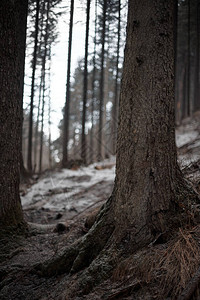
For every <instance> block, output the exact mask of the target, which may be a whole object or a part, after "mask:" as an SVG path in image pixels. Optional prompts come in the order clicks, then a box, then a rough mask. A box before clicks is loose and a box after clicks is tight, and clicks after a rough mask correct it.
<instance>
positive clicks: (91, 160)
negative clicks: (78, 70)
mask: <svg viewBox="0 0 200 300" xmlns="http://www.w3.org/2000/svg"><path fill="white" fill-rule="evenodd" d="M96 36H97V0H95V25H94V53H93V72H92V104H91V123H92V125H91V131H90V163H92V162H93V158H94V103H95V99H96V91H95V80H96V43H97V40H96Z"/></svg>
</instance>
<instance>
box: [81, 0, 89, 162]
mask: <svg viewBox="0 0 200 300" xmlns="http://www.w3.org/2000/svg"><path fill="white" fill-rule="evenodd" d="M90 2H91V0H87V9H86V31H85V65H84V80H83V81H84V84H83V115H82V141H81V142H82V144H81V157H82V159H83V162H84V163H86V157H87V153H86V149H87V147H86V138H85V123H86V105H87V90H88V42H89V24H90Z"/></svg>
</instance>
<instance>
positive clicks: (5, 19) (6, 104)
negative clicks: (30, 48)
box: [0, 0, 28, 228]
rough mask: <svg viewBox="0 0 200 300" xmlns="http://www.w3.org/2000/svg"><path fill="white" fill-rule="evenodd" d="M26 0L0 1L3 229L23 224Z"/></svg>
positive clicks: (0, 200) (0, 212) (0, 211)
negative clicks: (20, 191) (22, 151)
mask: <svg viewBox="0 0 200 300" xmlns="http://www.w3.org/2000/svg"><path fill="white" fill-rule="evenodd" d="M27 7H28V3H27V1H20V0H15V1H11V0H2V1H1V2H0V28H1V30H0V40H1V47H0V61H1V68H0V86H1V89H0V128H1V131H0V134H1V137H0V149H1V155H0V182H1V184H0V228H10V227H13V226H18V225H19V224H22V223H24V219H23V212H22V208H21V202H20V197H19V179H20V152H21V138H20V137H21V126H22V112H21V109H22V105H21V103H22V95H23V74H24V56H25V39H26V18H27Z"/></svg>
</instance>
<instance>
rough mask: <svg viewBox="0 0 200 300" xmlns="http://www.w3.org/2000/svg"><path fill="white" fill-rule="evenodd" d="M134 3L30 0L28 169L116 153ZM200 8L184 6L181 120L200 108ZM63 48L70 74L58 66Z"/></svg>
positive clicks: (178, 64)
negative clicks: (128, 23)
mask: <svg viewBox="0 0 200 300" xmlns="http://www.w3.org/2000/svg"><path fill="white" fill-rule="evenodd" d="M127 8H128V7H127V2H126V1H120V0H119V1H113V0H107V1H101V0H99V1H98V0H95V1H78V2H76V1H75V3H74V1H71V3H69V2H68V1H67V2H66V1H64V0H63V1H61V0H60V1H55V0H48V1H47V0H38V1H30V2H29V17H28V29H27V50H26V77H25V89H24V91H25V92H24V125H23V136H22V144H23V145H22V149H23V158H24V165H25V167H26V168H27V169H28V171H31V172H33V171H34V172H41V171H44V170H45V169H49V168H52V167H55V166H56V165H57V164H59V165H62V166H65V167H66V166H68V167H71V166H72V164H73V163H72V161H74V160H75V161H76V163H78V164H80V163H87V164H88V163H92V162H95V161H100V160H103V159H104V158H108V157H110V156H112V155H114V154H115V142H116V135H117V122H118V103H119V89H120V81H121V74H122V66H123V52H124V43H125V31H126V15H127ZM199 9H200V8H199V2H198V1H197V0H192V1H187V0H180V1H179V3H178V20H177V45H176V50H177V54H176V81H175V82H176V124H177V125H179V124H180V123H181V121H182V120H183V119H184V118H186V117H188V116H191V115H193V113H194V112H196V111H198V110H199V108H200V107H199V106H200V104H199V103H200V99H199V51H200V50H199V37H200V34H199V31H200V24H199ZM77 19H78V21H77ZM76 27H77V29H78V33H77V30H76ZM59 30H61V31H63V32H64V34H65V36H66V38H65V43H64V42H63V40H62V41H61V43H60V36H61V37H62V35H60V33H59ZM74 33H75V39H73V35H74ZM81 39H82V41H81ZM63 47H65V48H64V51H63ZM60 48H62V54H63V53H64V55H65V56H64V57H63V55H62V60H64V61H63V62H62V63H61V64H63V65H64V67H65V66H66V72H65V73H66V74H65V75H64V74H63V69H62V70H59V65H58V67H57V68H56V67H55V64H56V60H57V59H58V55H59V53H60V52H59V49H60ZM52 65H54V67H53V69H52ZM61 77H62V78H61ZM59 81H60V82H62V83H63V87H61V85H59V84H57V86H59V88H60V89H62V95H61V91H58V90H56V87H57V86H56V83H59ZM61 107H62V112H61ZM57 126H58V130H57V129H56V128H57Z"/></svg>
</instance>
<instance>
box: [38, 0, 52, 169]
mask: <svg viewBox="0 0 200 300" xmlns="http://www.w3.org/2000/svg"><path fill="white" fill-rule="evenodd" d="M49 12H50V0H48V1H47V11H46V24H45V36H44V54H43V57H42V72H43V76H44V77H43V86H42V116H41V117H42V120H41V133H40V160H39V172H40V173H41V172H42V158H43V136H44V107H45V87H46V82H45V77H46V60H47V43H48V37H49Z"/></svg>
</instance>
